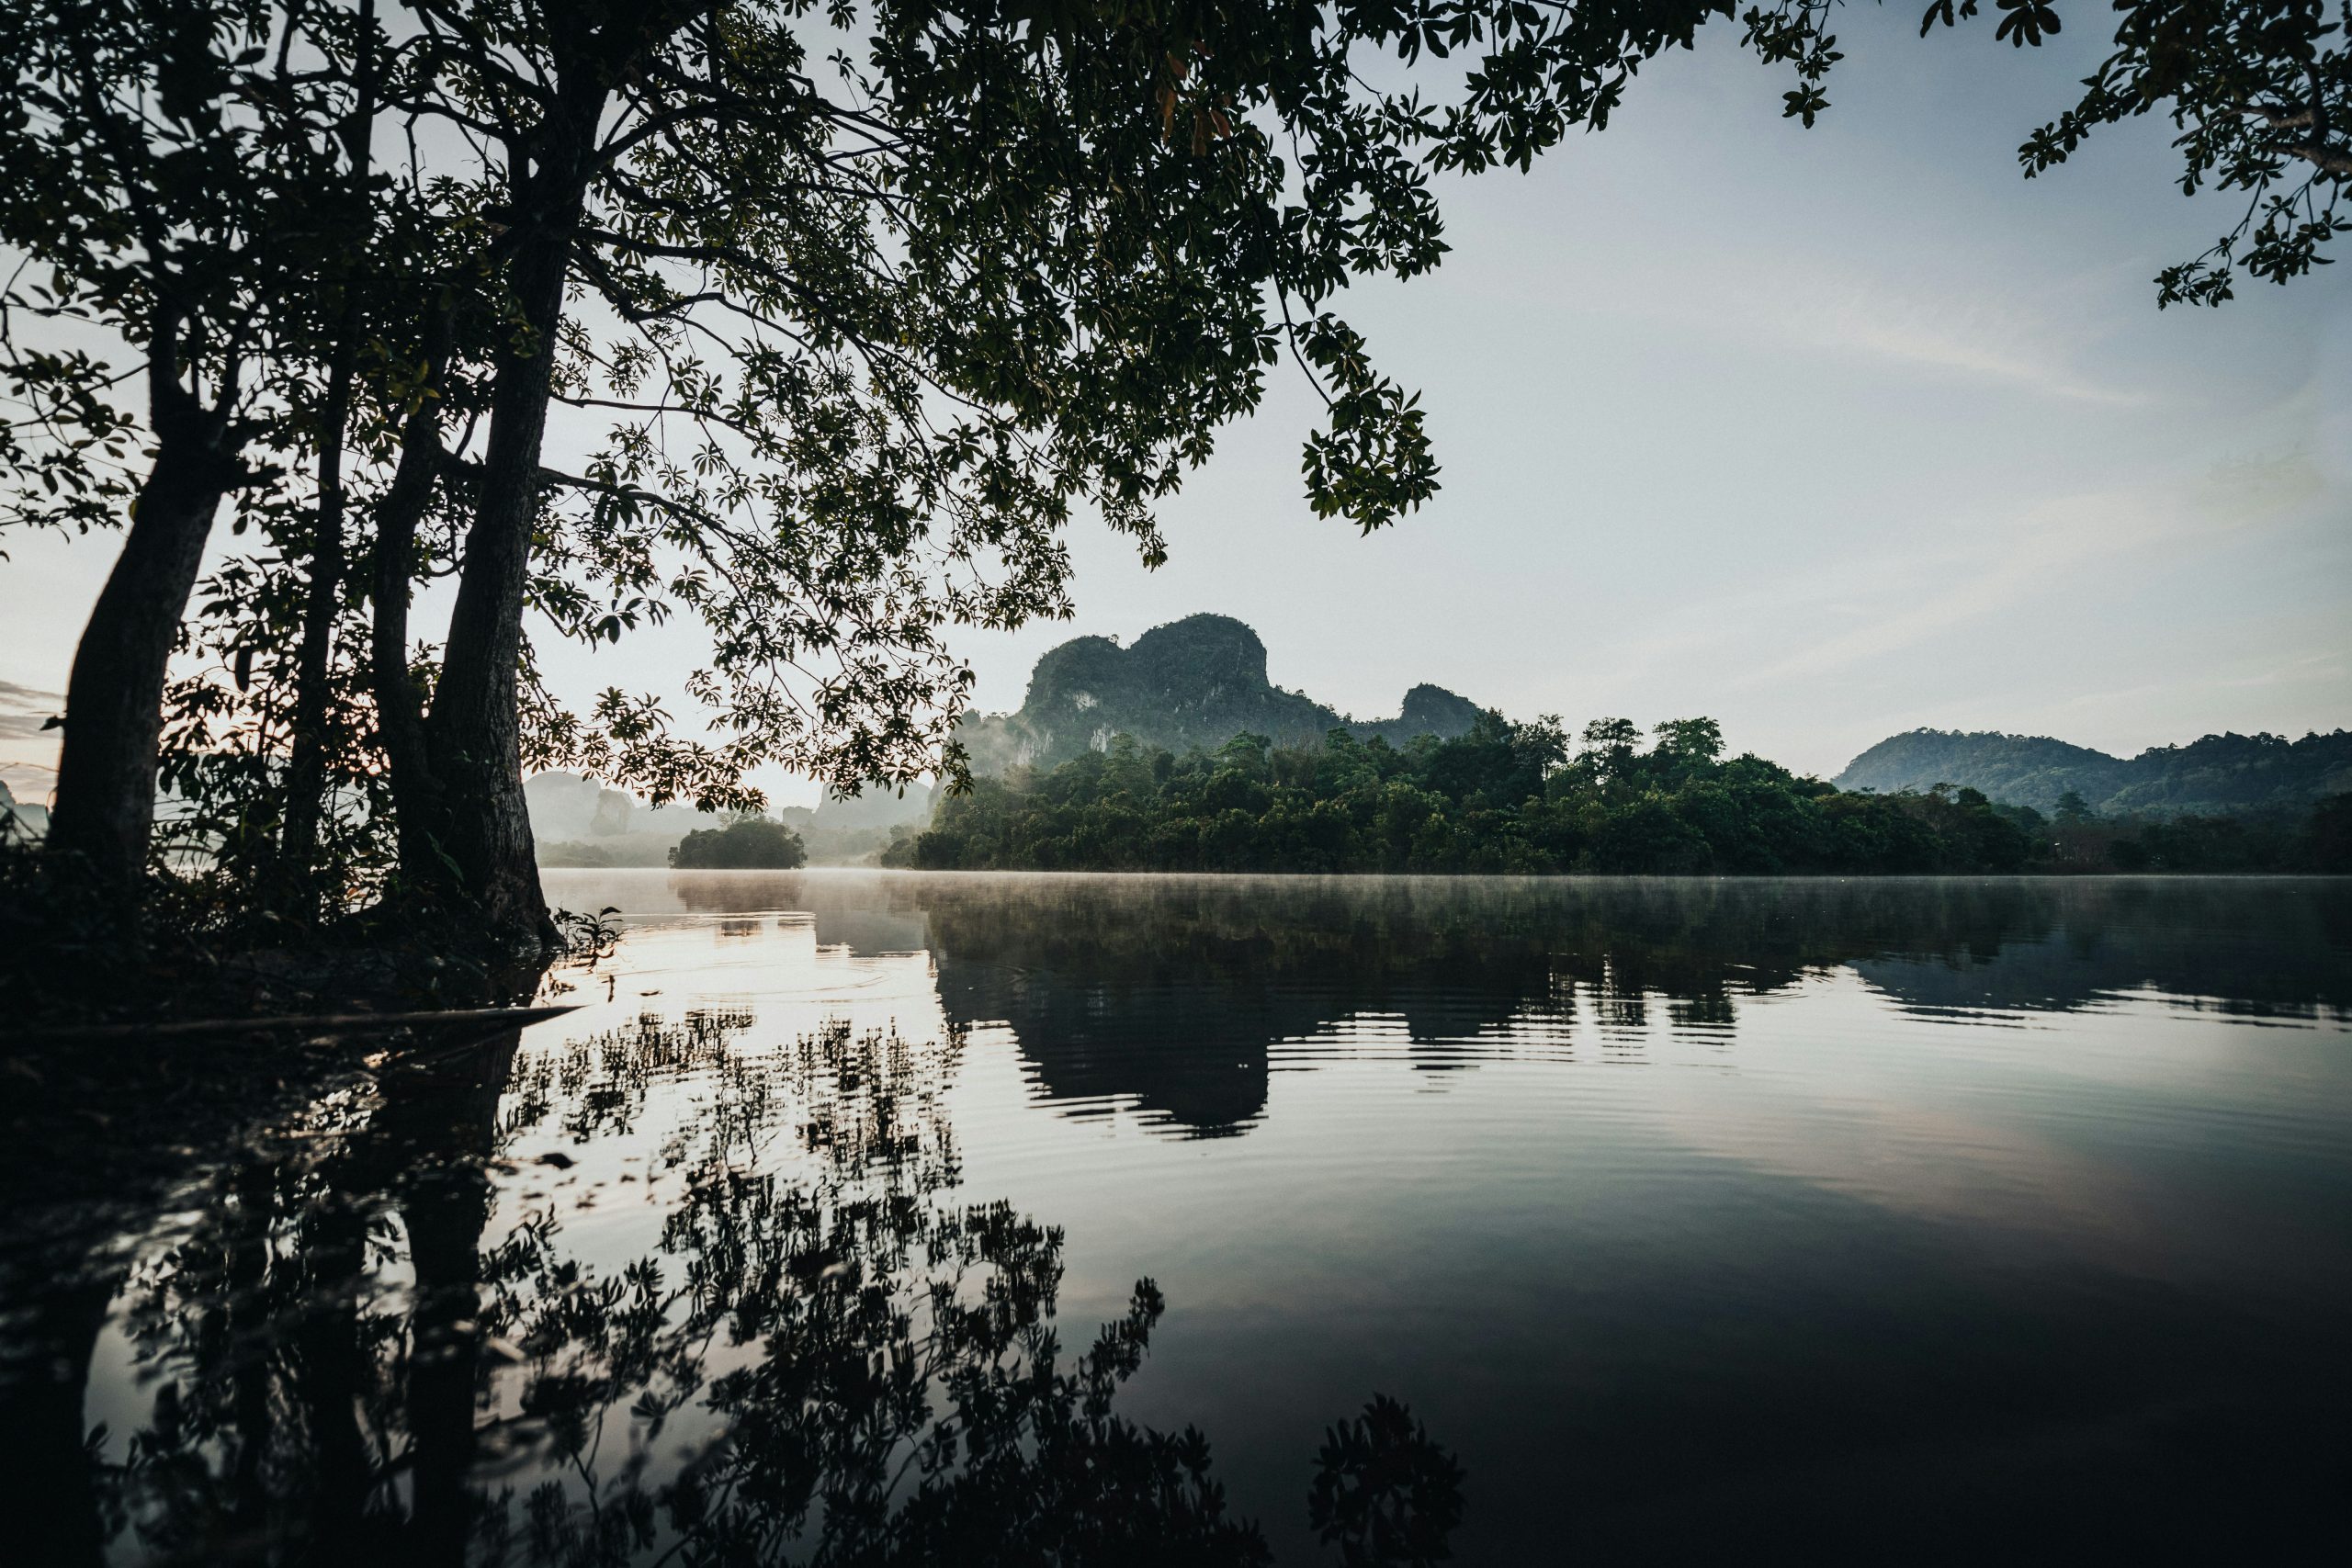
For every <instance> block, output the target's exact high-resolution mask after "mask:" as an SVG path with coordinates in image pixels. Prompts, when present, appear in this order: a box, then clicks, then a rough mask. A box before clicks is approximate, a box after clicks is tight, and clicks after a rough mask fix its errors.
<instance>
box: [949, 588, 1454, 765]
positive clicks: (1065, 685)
mask: <svg viewBox="0 0 2352 1568" xmlns="http://www.w3.org/2000/svg"><path fill="white" fill-rule="evenodd" d="M1477 716H1478V708H1477V705H1476V704H1474V703H1472V702H1470V701H1469V700H1467V699H1466V698H1464V697H1459V696H1456V695H1455V694H1453V693H1452V692H1449V691H1447V690H1446V689H1445V688H1444V687H1442V686H1430V685H1420V686H1415V687H1414V688H1413V689H1412V690H1411V691H1409V692H1408V693H1406V694H1405V702H1404V705H1403V707H1402V708H1401V709H1400V710H1399V712H1398V713H1397V716H1396V717H1395V718H1388V719H1376V720H1372V721H1369V722H1363V723H1359V722H1357V721H1356V720H1354V719H1351V718H1350V717H1349V716H1347V715H1345V714H1342V713H1340V712H1339V711H1338V710H1337V709H1335V708H1330V707H1327V706H1325V705H1323V704H1321V703H1318V702H1317V701H1315V700H1314V699H1313V698H1311V697H1309V696H1307V695H1306V694H1304V693H1301V692H1291V691H1285V690H1283V688H1282V687H1280V686H1277V685H1275V684H1273V683H1272V682H1270V681H1269V680H1267V678H1266V645H1265V643H1264V642H1262V641H1261V640H1260V639H1259V637H1258V634H1257V633H1256V632H1254V631H1252V630H1250V627H1248V626H1245V625H1243V624H1242V623H1241V622H1239V621H1237V620H1235V619H1234V618H1233V617H1232V616H1230V615H1187V616H1185V617H1184V618H1183V619H1182V620H1181V621H1172V622H1170V624H1168V625H1167V626H1155V627H1153V628H1152V629H1151V630H1150V631H1148V632H1146V633H1144V634H1143V636H1141V637H1137V638H1136V640H1135V641H1134V643H1133V644H1131V645H1130V646H1128V647H1125V648H1122V647H1120V646H1119V644H1118V643H1116V642H1114V641H1113V640H1112V639H1111V638H1109V637H1073V638H1072V639H1070V640H1069V642H1066V643H1063V644H1062V645H1061V646H1060V647H1058V648H1056V649H1051V650H1049V651H1048V652H1047V653H1046V656H1045V657H1044V658H1042V659H1040V660H1037V668H1036V669H1035V671H1032V672H1031V674H1030V677H1029V694H1028V696H1027V698H1026V700H1024V701H1023V703H1022V705H1021V707H1020V710H1019V711H1018V712H1015V713H1010V714H988V715H979V716H973V717H970V718H967V719H966V720H965V721H964V724H963V726H962V728H960V729H959V730H958V731H957V735H958V738H959V739H962V741H963V742H964V746H965V749H966V750H967V751H968V752H970V754H971V758H972V768H973V771H974V772H975V773H1002V772H1004V771H1005V770H1006V769H1007V768H1011V767H1015V766H1018V765H1020V764H1022V763H1024V762H1026V763H1034V764H1035V765H1037V766H1040V767H1051V766H1053V765H1055V764H1056V763H1058V762H1065V761H1069V760H1070V759H1071V758H1072V757H1075V756H1077V755H1079V754H1080V752H1082V751H1085V750H1088V749H1089V748H1100V747H1102V746H1103V745H1104V744H1106V743H1107V742H1108V741H1109V740H1110V739H1111V737H1112V736H1114V735H1119V734H1126V735H1132V736H1134V737H1135V738H1136V739H1137V740H1140V741H1142V742H1144V743H1145V744H1146V745H1149V746H1164V747H1166V748H1167V749H1168V750H1171V751H1182V750H1187V749H1188V748H1190V747H1193V746H1198V747H1201V748H1202V749H1203V750H1216V748H1217V747H1219V746H1222V745H1223V744H1225V742H1227V741H1228V740H1230V739H1233V738H1234V737H1235V736H1236V735H1238V734H1240V733H1242V732H1243V731H1245V730H1247V731H1250V732H1251V733H1254V734H1258V735H1263V736H1267V737H1269V738H1271V739H1273V740H1275V741H1276V742H1282V743H1292V744H1297V743H1304V742H1311V741H1317V740H1320V739H1322V738H1323V737H1324V735H1325V734H1326V733H1327V732H1329V730H1331V729H1334V728H1339V727H1341V726H1345V727H1346V728H1349V729H1351V730H1353V731H1354V732H1355V733H1356V735H1357V736H1358V737H1359V738H1360V739H1371V738H1372V737H1374V736H1375V735H1378V736H1382V737H1385V739H1387V740H1388V742H1389V744H1391V745H1401V744H1403V743H1404V742H1405V741H1407V740H1409V739H1412V738H1413V737H1414V736H1417V735H1435V736H1437V737H1439V738H1441V739H1451V738H1452V737H1453V736H1456V735H1460V734H1462V733H1464V731H1466V730H1467V729H1468V728H1470V726H1471V725H1472V724H1473V723H1474V722H1475V721H1476V719H1477Z"/></svg>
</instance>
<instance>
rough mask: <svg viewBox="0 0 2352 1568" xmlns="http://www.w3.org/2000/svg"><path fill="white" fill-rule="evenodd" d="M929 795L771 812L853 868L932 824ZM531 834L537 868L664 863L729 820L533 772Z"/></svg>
mask: <svg viewBox="0 0 2352 1568" xmlns="http://www.w3.org/2000/svg"><path fill="white" fill-rule="evenodd" d="M931 794H932V792H931V790H930V788H929V787H928V786H923V785H918V786H916V787H915V788H912V789H910V790H909V791H907V793H906V794H905V795H903V796H902V795H896V794H893V793H892V792H890V791H889V790H887V789H882V788H879V787H876V788H874V789H870V790H868V791H867V792H866V793H865V795H857V796H852V797H851V798H849V799H847V800H835V799H831V798H830V797H829V798H827V799H826V800H825V801H824V802H823V803H822V804H821V805H820V806H818V807H816V808H815V809H814V810H811V809H810V808H809V807H805V806H787V807H781V808H780V809H777V810H775V811H772V812H770V813H769V815H770V816H771V817H773V818H775V820H777V821H779V822H781V823H783V824H784V825H785V826H786V827H787V828H790V829H792V830H793V831H794V832H796V833H798V834H799V835H800V838H801V840H802V842H803V844H804V845H805V846H806V849H807V852H808V856H809V862H810V863H812V864H816V865H854V864H860V863H865V862H867V861H869V860H871V859H872V857H873V856H874V855H875V854H876V853H877V852H879V851H880V850H881V849H882V847H883V846H884V845H886V844H888V842H889V841H890V830H891V829H893V828H894V827H896V826H898V825H899V824H901V823H905V824H908V825H910V826H920V825H921V824H922V823H924V822H927V821H929V820H930V819H931ZM523 797H524V799H525V800H526V802H527V803H528V805H529V807H530V813H531V836H532V838H533V839H535V840H537V845H538V855H539V863H540V864H542V865H574V866H577V865H591V866H630V865H635V866H646V865H667V864H668V863H670V850H671V848H672V846H673V845H675V844H676V843H678V842H679V840H683V839H684V837H685V836H686V835H687V834H688V833H693V832H699V831H706V830H710V829H722V828H724V827H726V826H727V823H728V820H729V819H728V818H725V817H721V816H718V815H715V814H712V813H707V812H700V811H696V810H695V808H694V807H691V806H662V807H653V806H648V805H647V804H645V802H643V801H641V800H639V799H638V797H637V796H635V795H630V794H629V793H628V791H626V790H617V789H613V788H611V787H609V786H607V785H605V784H598V783H597V782H596V781H595V780H594V779H588V778H582V777H581V776H580V775H579V774H578V773H563V772H560V771H555V772H548V773H534V774H533V775H532V776H531V777H529V778H527V779H526V780H524V781H523Z"/></svg>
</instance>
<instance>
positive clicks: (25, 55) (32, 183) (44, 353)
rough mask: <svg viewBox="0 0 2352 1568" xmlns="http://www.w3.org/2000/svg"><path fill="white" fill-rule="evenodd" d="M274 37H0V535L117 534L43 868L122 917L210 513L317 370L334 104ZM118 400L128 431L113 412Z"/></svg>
mask: <svg viewBox="0 0 2352 1568" xmlns="http://www.w3.org/2000/svg"><path fill="white" fill-rule="evenodd" d="M281 19H282V18H281V17H279V15H278V13H277V11H276V9H275V8H274V7H273V6H270V5H268V4H266V0H219V3H212V4H205V5H198V4H192V3H190V0H30V3H28V4H26V5H22V6H9V7H8V8H7V11H6V15H5V17H0V63H4V64H5V69H6V75H7V79H8V81H9V83H10V85H11V86H12V88H13V95H12V96H13V105H12V111H11V112H10V113H8V114H7V115H6V116H5V117H0V169H5V171H6V177H5V178H0V244H6V246H7V247H9V248H10V249H11V250H14V251H16V252H17V254H19V255H20V256H21V257H23V258H24V260H25V262H26V263H28V264H29V265H28V267H26V268H20V269H19V271H18V272H17V276H16V279H15V280H14V281H12V283H11V284H10V286H9V287H8V288H7V290H6V294H5V295H0V376H5V378H6V383H7V387H8V390H9V392H10V393H11V395H12V396H13V398H14V400H16V402H17V405H18V407H19V409H20V410H21V411H22V412H21V413H20V415H19V417H18V418H17V420H16V421H14V422H12V428H10V429H9V431H8V432H7V434H6V435H5V436H0V468H6V471H7V472H8V473H9V475H10V477H11V478H13V479H15V480H16V482H17V494H16V495H15V496H13V497H12V498H11V499H10V502H9V510H10V514H11V515H10V518H9V520H10V521H14V522H17V523H20V524H23V523H29V524H33V525H46V526H52V527H59V528H64V529H69V530H75V531H82V532H86V531H88V530H89V529H90V528H93V527H113V526H122V525H125V524H126V523H127V524H128V527H127V529H126V531H125V535H124V539H123V547H122V552H121V554H120V556H119V558H117V560H116V562H115V565H114V569H113V570H112V572H111V573H110V574H109V575H108V577H107V582H106V586H105V588H104V590H103V591H102V592H100V594H99V597H98V601H97V604H96V608H95V609H94V610H93V611H92V614H91V618H90V622H89V626H88V629H87V630H86V632H85V635H84V637H83V639H82V641H81V644H80V646H79V649H78V650H77V652H76V654H75V657H74V666H73V673H72V676H71V679H70V682H69V683H68V686H67V689H66V712H65V732H64V735H63V737H62V749H61V752H60V756H59V761H58V778H57V800H56V811H55V815H54V817H53V818H52V821H51V831H50V837H49V846H50V849H51V852H56V853H62V854H66V855H72V856H76V857H78V858H79V860H80V862H81V863H82V864H83V866H84V868H85V871H86V873H87V874H90V875H92V876H94V877H95V878H96V880H97V881H98V883H99V884H100V885H101V886H103V887H104V888H105V889H106V890H107V893H108V895H109V896H110V897H113V898H115V899H117V900H122V901H127V900H129V899H130V898H131V897H133V896H134V890H135V887H136V886H137V883H138V881H139V879H140V877H141V874H142V872H143V869H144V866H145V863H146V859H147V849H148V834H149V830H150V828H151V827H152V825H153V818H154V800H155V771H156V755H157V748H158V741H159V735H160V731H161V728H162V709H163V703H162V696H163V688H164V671H165V665H166V663H167V661H168V660H169V658H170V656H171V652H172V649H173V645H174V639H175V636H176V634H177V631H178V627H179V622H180V616H181V614H182V612H183V611H184V610H185V608H186V607H187V601H188V595H189V592H190V591H191V589H192V588H193V587H194V585H195V582H196V578H197V572H198V565H199V561H200V558H201V556H202V552H203V549H204V544H205V540H206V537H207V536H209V533H210V531H211V526H212V520H213V517H214V514H215V513H217V512H218V510H219V509H220V504H221V502H222V501H223V500H224V499H226V498H229V497H231V496H232V495H242V494H246V493H250V492H252V491H254V490H256V489H257V488H260V487H263V486H266V485H267V484H268V483H269V482H270V481H271V480H272V479H273V475H272V472H271V469H270V467H269V465H268V464H267V463H266V462H261V461H256V460H254V454H255V451H256V449H257V448H259V449H266V448H268V447H270V446H284V445H285V444H286V443H287V442H288V440H289V439H290V438H291V437H290V434H289V433H288V431H287V430H286V429H285V428H284V425H283V419H284V414H285V407H284V399H283V393H284V391H285V388H286V385H287V382H288V379H289V378H299V377H300V373H301V369H302V367H305V366H307V365H309V364H310V363H311V362H312V361H313V359H314V357H315V355H314V348H315V343H316V338H317V321H316V318H315V311H316V308H317V302H316V300H315V299H314V282H315V279H316V278H317V276H319V273H320V271H321V268H322V265H326V264H325V263H324V262H323V261H322V252H328V253H332V252H334V251H335V250H336V249H337V247H338V246H339V244H340V243H341V240H342V236H340V235H339V234H336V233H334V232H333V231H331V230H328V229H327V228H326V227H325V226H323V225H322V224H321V223H320V222H319V221H318V211H317V200H316V198H317V197H318V196H319V194H320V193H321V192H322V191H325V190H329V189H335V190H340V189H341V188H343V185H344V181H343V174H344V170H345V150H344V146H343V143H342V142H341V141H340V140H339V138H338V137H337V136H336V135H335V134H334V132H335V130H336V129H337V128H338V127H339V126H340V125H341V124H342V123H343V116H344V112H345V103H344V93H343V78H342V75H341V73H339V72H338V71H337V70H335V69H334V67H333V65H332V62H327V63H325V64H323V65H322V64H321V63H320V62H308V61H305V62H294V61H290V60H289V57H288V52H287V51H286V49H285V48H284V47H282V46H280V40H279V39H278V37H277V35H276V33H275V32H274V30H273V24H274V23H276V22H277V21H279V20H281ZM28 273H29V276H28ZM28 328H32V329H34V332H33V334H32V335H31V336H30V337H28V336H27V335H26V329H28ZM93 343H95V344H99V345H106V344H113V345H118V346H119V348H121V349H123V350H127V351H128V352H129V354H130V363H129V364H128V365H122V366H118V365H117V364H116V363H115V362H114V361H112V360H110V359H107V358H105V357H101V355H102V354H103V353H105V352H107V350H106V349H105V348H104V347H103V346H101V347H99V348H96V349H94V348H93V347H91V346H89V345H90V344H93ZM133 387H136V388H138V389H140V395H139V397H138V402H139V403H140V404H141V405H142V412H141V414H140V415H136V416H135V415H133V414H132V413H131V412H130V409H128V408H126V407H124V406H122V405H121V404H120V403H119V402H117V401H116V396H117V393H118V390H119V389H130V388H133ZM142 423H143V425H144V436H143V439H144V444H145V446H146V452H145V454H144V456H145V459H146V466H145V471H144V473H143V474H134V471H133V459H132V457H131V454H130V444H131V443H132V442H133V441H135V440H139V439H141V434H140V426H141V424H142ZM36 486H38V489H36V488H35V487H36Z"/></svg>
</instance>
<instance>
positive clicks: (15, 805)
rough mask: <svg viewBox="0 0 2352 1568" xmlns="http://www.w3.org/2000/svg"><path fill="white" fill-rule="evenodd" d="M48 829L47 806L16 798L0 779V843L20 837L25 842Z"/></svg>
mask: <svg viewBox="0 0 2352 1568" xmlns="http://www.w3.org/2000/svg"><path fill="white" fill-rule="evenodd" d="M48 831H49V807H46V806H35V805H33V804H32V803H31V802H29V801H22V800H18V799H17V797H16V795H15V794H14V793H13V792H12V791H11V790H10V789H9V788H8V782H7V781H6V779H0V844H5V843H7V842H9V841H11V840H18V839H21V840H24V841H25V842H27V843H30V842H31V841H32V840H35V839H38V838H40V836H41V835H43V834H44V833H47V832H48Z"/></svg>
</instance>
